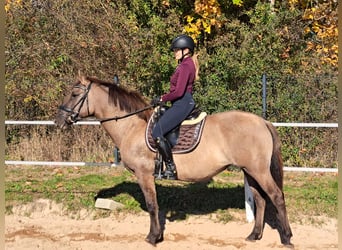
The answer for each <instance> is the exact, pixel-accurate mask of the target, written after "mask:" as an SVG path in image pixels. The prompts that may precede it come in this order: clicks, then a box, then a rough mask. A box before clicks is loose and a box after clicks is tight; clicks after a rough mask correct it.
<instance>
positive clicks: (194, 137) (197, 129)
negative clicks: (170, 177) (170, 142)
mask: <svg viewBox="0 0 342 250" xmlns="http://www.w3.org/2000/svg"><path fill="white" fill-rule="evenodd" d="M204 122H205V118H204V119H203V120H202V121H201V122H199V123H197V124H191V125H183V124H182V125H181V127H180V130H179V137H178V141H177V144H176V145H175V146H174V147H173V148H172V153H174V154H184V153H188V152H190V151H192V150H193V149H194V148H195V147H196V146H197V145H198V143H199V142H200V140H201V136H202V130H203V126H204ZM152 127H153V117H151V118H150V120H149V121H148V124H147V128H146V133H145V141H146V144H147V147H148V148H149V149H150V150H151V151H153V152H157V148H156V143H155V141H154V140H153V138H152V134H151V133H152Z"/></svg>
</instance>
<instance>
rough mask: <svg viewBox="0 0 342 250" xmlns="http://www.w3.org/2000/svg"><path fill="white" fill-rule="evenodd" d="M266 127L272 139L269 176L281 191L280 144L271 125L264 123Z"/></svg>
mask: <svg viewBox="0 0 342 250" xmlns="http://www.w3.org/2000/svg"><path fill="white" fill-rule="evenodd" d="M266 126H267V128H268V130H269V131H270V133H271V134H272V139H273V152H272V159H271V174H272V176H273V179H274V180H275V182H276V183H277V185H278V187H279V188H280V190H283V176H284V172H283V159H282V156H281V143H280V138H279V135H278V132H277V130H276V128H275V127H274V126H273V124H272V123H270V122H268V121H266Z"/></svg>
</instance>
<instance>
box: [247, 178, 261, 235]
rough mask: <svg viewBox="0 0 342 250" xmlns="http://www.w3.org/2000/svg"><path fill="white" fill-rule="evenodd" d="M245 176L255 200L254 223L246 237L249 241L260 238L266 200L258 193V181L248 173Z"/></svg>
mask: <svg viewBox="0 0 342 250" xmlns="http://www.w3.org/2000/svg"><path fill="white" fill-rule="evenodd" d="M245 175H246V178H247V181H248V184H249V186H250V188H251V191H252V193H253V197H254V202H255V223H254V228H253V231H252V232H251V234H250V235H249V236H248V237H247V238H246V240H249V241H255V240H260V239H261V238H262V234H263V231H264V215H265V207H266V201H265V199H264V198H263V196H262V195H261V193H260V186H259V185H258V183H257V182H256V181H255V180H254V179H253V178H252V177H251V176H249V175H248V174H246V173H245Z"/></svg>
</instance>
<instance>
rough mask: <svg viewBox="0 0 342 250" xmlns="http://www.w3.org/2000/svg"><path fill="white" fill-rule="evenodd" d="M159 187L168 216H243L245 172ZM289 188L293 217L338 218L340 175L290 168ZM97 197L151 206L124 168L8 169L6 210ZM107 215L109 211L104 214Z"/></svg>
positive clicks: (128, 207)
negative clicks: (39, 201) (47, 201)
mask: <svg viewBox="0 0 342 250" xmlns="http://www.w3.org/2000/svg"><path fill="white" fill-rule="evenodd" d="M156 188H157V193H158V201H159V207H160V210H161V211H164V212H165V214H166V216H167V217H168V219H169V220H182V219H186V218H187V217H188V216H190V215H203V214H210V215H214V216H215V218H216V220H218V221H221V222H224V223H226V222H228V221H230V220H235V219H239V218H243V214H244V206H245V204H244V186H243V175H242V173H241V172H240V171H226V172H223V173H221V174H219V175H218V176H216V177H215V178H214V179H213V181H211V182H209V183H185V182H179V181H165V180H164V181H156ZM284 193H285V198H286V204H287V210H288V213H289V218H290V221H291V220H292V221H297V222H298V221H302V222H303V223H304V222H305V221H304V219H303V218H309V217H311V218H313V217H315V216H325V217H330V218H337V175H336V174H314V173H286V172H285V179H284ZM96 196H97V197H102V198H110V199H113V200H115V201H117V202H120V203H122V204H123V205H124V208H123V209H122V210H121V212H128V213H139V212H142V211H146V206H145V201H144V197H143V194H142V192H141V190H140V187H139V186H138V185H137V183H136V181H135V177H134V176H133V175H132V174H131V173H130V172H128V171H126V170H125V169H123V168H121V167H118V168H106V167H82V168H72V167H65V168H48V167H32V166H31V167H13V166H6V168H5V199H6V213H11V211H12V208H13V206H16V205H18V204H25V203H28V202H32V201H34V200H36V199H38V198H45V199H51V200H54V201H56V202H57V203H62V204H63V205H64V207H65V208H66V210H67V211H69V212H70V213H73V212H76V211H79V210H81V209H86V210H94V203H95V199H94V198H95V197H96ZM105 214H106V215H108V214H110V212H107V213H102V214H101V215H105ZM312 222H315V221H314V220H313V219H312V220H311V223H312Z"/></svg>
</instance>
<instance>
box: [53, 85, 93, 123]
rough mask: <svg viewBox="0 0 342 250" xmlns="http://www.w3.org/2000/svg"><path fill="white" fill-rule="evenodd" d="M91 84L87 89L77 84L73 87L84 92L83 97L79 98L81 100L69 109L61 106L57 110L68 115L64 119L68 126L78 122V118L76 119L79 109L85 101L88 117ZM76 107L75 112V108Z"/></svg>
mask: <svg viewBox="0 0 342 250" xmlns="http://www.w3.org/2000/svg"><path fill="white" fill-rule="evenodd" d="M92 84H93V82H91V83H90V84H89V85H88V86H87V87H86V86H84V85H80V84H77V85H75V86H74V88H78V89H81V90H83V91H84V93H83V95H82V96H81V98H80V99H79V100H78V102H76V104H75V105H74V106H73V107H72V108H70V107H66V106H64V105H61V106H59V107H58V109H60V110H62V111H65V112H67V113H68V114H69V115H68V116H67V117H66V118H65V121H66V122H67V123H68V124H73V123H75V122H77V121H79V120H80V118H79V117H78V116H79V114H80V111H81V108H82V107H83V104H84V102H85V101H87V110H88V115H89V102H88V93H89V91H90V88H91V85H92ZM77 106H78V108H77V110H76V107H77Z"/></svg>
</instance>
